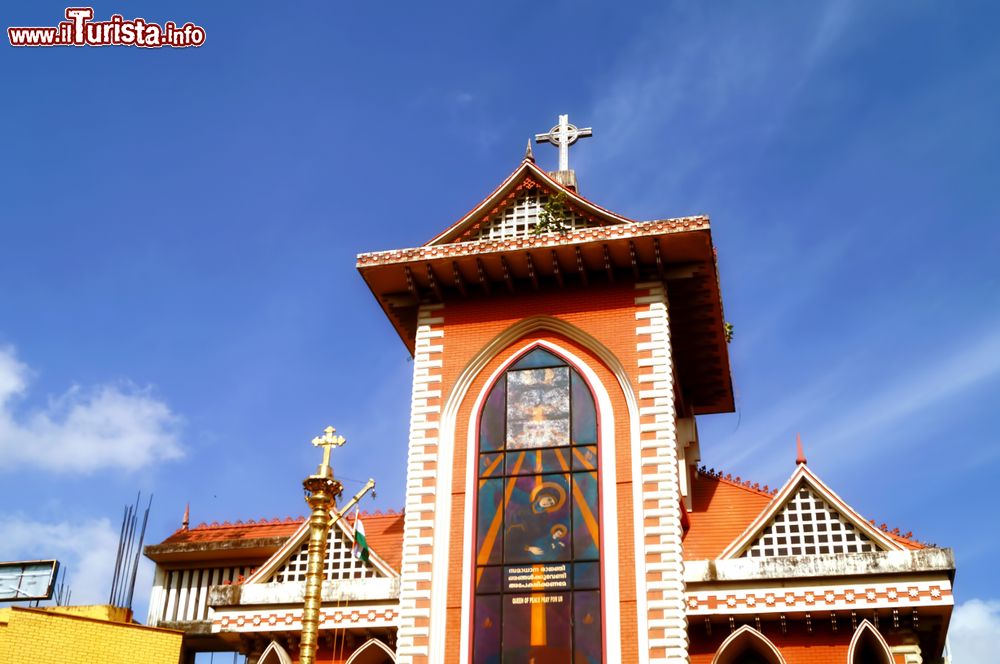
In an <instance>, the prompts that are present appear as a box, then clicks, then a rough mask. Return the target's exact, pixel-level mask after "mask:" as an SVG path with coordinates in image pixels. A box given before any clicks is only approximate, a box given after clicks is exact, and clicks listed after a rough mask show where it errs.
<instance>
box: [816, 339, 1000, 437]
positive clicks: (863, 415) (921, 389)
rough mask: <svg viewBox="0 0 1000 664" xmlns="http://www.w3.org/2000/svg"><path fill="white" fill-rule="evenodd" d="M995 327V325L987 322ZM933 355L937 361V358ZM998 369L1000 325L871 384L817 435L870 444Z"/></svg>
mask: <svg viewBox="0 0 1000 664" xmlns="http://www.w3.org/2000/svg"><path fill="white" fill-rule="evenodd" d="M990 329H991V330H996V328H995V327H993V328H990ZM935 360H936V361H935ZM998 375H1000V331H991V332H989V333H987V334H985V335H981V336H979V337H978V338H976V339H970V340H965V341H964V342H963V343H960V344H957V345H956V347H955V349H954V351H953V352H952V353H951V354H950V355H947V356H944V357H940V358H928V361H927V362H926V363H925V364H924V366H922V367H921V368H919V369H917V370H916V371H913V372H911V373H909V374H907V375H903V376H901V377H900V378H899V379H898V380H897V381H895V382H894V383H892V384H890V385H887V386H884V387H883V388H882V389H878V387H877V386H872V389H870V390H869V393H868V394H867V395H866V398H865V400H864V401H863V402H862V404H861V405H860V406H859V407H858V408H855V409H852V410H848V411H847V412H846V414H845V416H844V417H843V418H842V419H840V420H838V421H836V422H834V423H833V425H832V426H831V427H830V428H829V429H828V430H827V431H824V432H820V434H818V435H817V438H818V439H819V440H821V441H822V444H824V445H831V446H832V445H836V446H843V445H850V444H851V443H852V441H853V442H856V444H868V441H870V440H871V439H872V437H873V436H874V435H875V434H876V433H877V432H881V431H885V430H887V429H891V428H895V427H897V426H898V425H899V424H900V423H902V422H905V421H906V420H907V419H909V418H910V417H911V416H913V415H914V414H916V413H918V412H924V411H927V410H928V409H930V408H931V407H932V406H935V405H938V404H941V403H944V402H945V401H947V400H949V399H953V398H955V397H956V396H958V395H960V394H963V393H965V392H967V391H968V390H970V389H971V388H973V387H975V386H977V385H979V384H980V383H982V382H984V381H988V380H992V379H995V378H996V377H997V376H998Z"/></svg>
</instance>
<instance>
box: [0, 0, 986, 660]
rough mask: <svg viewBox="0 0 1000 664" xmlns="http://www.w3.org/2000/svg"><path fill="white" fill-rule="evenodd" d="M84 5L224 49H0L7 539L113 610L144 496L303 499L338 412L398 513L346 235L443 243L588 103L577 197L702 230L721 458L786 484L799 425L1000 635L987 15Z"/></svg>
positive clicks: (815, 6)
mask: <svg viewBox="0 0 1000 664" xmlns="http://www.w3.org/2000/svg"><path fill="white" fill-rule="evenodd" d="M64 8H65V5H59V4H55V3H50V2H30V3H29V2H21V3H8V4H6V5H5V7H4V12H3V22H4V27H7V26H11V25H55V24H56V23H57V22H58V21H59V19H60V18H61V16H62V12H63V9H64ZM95 12H96V15H97V17H98V18H107V17H108V16H109V15H110V14H112V13H115V12H120V13H122V14H124V15H125V17H126V18H131V17H134V16H143V17H145V18H147V19H148V20H150V21H155V22H163V21H167V20H174V21H177V22H178V23H182V22H185V21H189V20H190V21H193V22H195V23H197V24H199V25H202V26H204V27H205V29H206V32H207V41H206V44H205V46H203V47H202V48H199V49H187V50H141V49H134V48H105V49H97V48H86V49H71V48H57V49H13V48H11V47H9V46H4V47H3V48H2V49H0V50H2V51H3V53H2V56H0V80H2V81H3V82H4V85H3V94H2V98H3V101H2V103H0V120H2V125H3V126H4V127H5V128H6V131H5V132H4V141H3V156H4V158H3V160H2V167H0V168H2V169H3V172H2V178H0V193H2V196H0V500H2V501H3V504H4V506H5V508H4V510H3V511H2V513H0V557H2V558H7V559H9V558H15V557H22V556H30V557H35V556H39V557H49V556H51V557H59V558H61V559H63V560H64V562H66V563H67V564H68V565H69V570H70V575H71V584H72V586H73V588H74V597H75V598H77V599H80V600H84V599H90V600H97V599H100V597H101V596H102V595H104V594H105V592H106V591H105V589H106V587H107V583H108V578H109V577H110V572H111V569H110V568H111V566H112V563H113V561H112V560H110V559H106V558H105V557H103V556H104V554H105V552H106V551H108V550H109V549H110V550H113V548H114V544H115V539H116V534H117V528H118V523H119V519H120V515H121V510H122V506H123V505H124V504H125V503H126V502H130V501H131V500H133V499H134V495H135V492H136V491H137V490H139V489H141V490H143V491H144V492H153V493H155V498H154V502H153V513H152V517H151V522H150V532H149V540H151V541H157V540H159V539H162V538H163V537H165V536H167V535H168V534H169V533H170V532H172V531H173V530H174V529H175V528H177V527H178V526H179V523H180V518H181V513H182V512H183V509H184V504H185V503H186V502H188V501H190V503H191V512H192V520H193V521H195V522H200V521H203V520H207V521H212V520H220V521H221V520H224V519H229V520H235V519H247V518H260V517H274V516H285V515H288V514H301V513H303V511H304V503H303V502H302V498H301V496H302V494H301V489H300V481H301V479H302V477H303V475H304V474H305V473H307V472H308V471H309V470H310V469H311V468H312V466H313V465H314V464H315V463H316V461H317V454H316V452H315V450H314V449H313V448H311V447H310V446H309V445H308V441H309V440H310V439H311V438H312V436H313V435H315V434H316V433H318V432H319V430H320V429H322V428H323V427H324V426H325V425H326V424H328V423H329V424H333V425H334V426H336V427H337V428H338V430H339V431H340V432H341V433H343V434H344V435H345V436H347V438H348V440H349V444H348V445H347V446H346V447H344V448H342V449H341V450H338V451H337V452H336V457H335V464H336V467H337V470H338V472H339V474H341V475H343V476H345V477H348V478H353V479H356V480H360V481H363V480H365V479H367V478H368V477H369V476H373V477H375V478H376V480H377V481H378V482H379V492H378V498H377V499H374V500H372V499H368V500H367V501H366V507H367V508H368V509H384V508H390V507H392V508H398V507H400V506H401V505H402V495H403V484H404V479H403V475H404V465H405V462H404V459H405V453H406V452H405V445H406V425H407V418H408V413H407V409H408V404H409V390H410V377H409V374H410V370H411V365H410V363H409V359H408V355H407V352H406V350H405V349H404V348H403V345H402V344H401V343H400V342H399V340H398V338H397V337H396V336H395V333H394V332H393V330H392V329H391V327H390V326H389V324H388V322H387V321H386V320H385V318H384V316H383V315H382V313H381V311H380V310H379V308H378V307H377V305H376V304H375V302H374V300H373V298H372V297H371V295H370V293H369V292H368V291H367V288H366V287H365V286H364V284H363V283H362V281H361V279H360V278H359V277H358V275H357V273H356V271H355V269H354V256H355V255H356V254H357V253H359V252H362V251H369V250H377V249H387V248H395V247H405V246H415V245H418V244H421V243H423V242H424V241H426V240H427V239H428V238H430V237H431V236H433V235H434V234H435V233H437V232H438V231H439V230H441V229H442V228H444V227H446V226H447V225H449V224H450V223H451V222H453V221H454V220H455V219H456V218H458V217H459V216H461V215H462V214H463V213H464V212H466V211H467V210H468V209H469V208H470V207H471V206H472V205H474V204H475V203H476V202H477V201H478V200H479V199H481V198H482V197H483V196H484V195H485V194H487V193H488V192H489V191H491V190H492V189H493V187H494V186H495V185H496V184H497V183H498V182H499V181H500V180H502V179H503V178H504V177H505V176H506V175H507V174H508V173H509V172H510V171H511V170H512V169H513V168H514V167H515V166H516V165H517V163H518V162H519V160H520V158H521V154H522V151H523V149H524V143H525V140H526V139H527V138H528V137H529V136H531V135H532V134H534V133H535V132H541V131H545V130H547V129H548V128H549V127H550V126H552V125H553V124H554V123H555V120H556V116H557V114H558V113H570V117H571V121H574V122H577V123H578V124H581V125H587V126H592V127H593V128H594V137H593V138H591V139H588V140H586V141H583V142H581V143H579V144H578V145H577V146H576V147H575V148H574V150H573V154H572V162H573V166H574V167H575V168H576V170H577V174H578V176H579V179H580V186H581V191H582V193H584V194H585V195H587V196H588V197H589V198H591V199H592V200H595V201H597V202H599V203H601V204H602V205H605V206H607V207H610V208H612V209H614V210H616V211H618V212H621V213H622V214H625V215H627V216H630V217H633V218H640V219H649V218H660V217H672V216H683V215H688V214H699V213H707V214H709V215H711V217H712V223H713V228H714V238H715V242H716V244H717V246H718V251H719V260H720V269H721V277H722V284H723V297H724V303H725V308H726V316H727V318H728V319H729V320H730V321H731V322H732V323H733V324H734V326H735V339H734V341H733V343H732V345H731V346H730V352H731V356H732V364H733V376H734V382H735V387H736V393H737V404H738V412H737V413H735V414H730V415H719V416H711V417H707V418H703V419H702V420H701V422H700V431H701V437H702V449H703V456H704V462H705V463H706V464H707V465H709V466H713V467H716V468H720V467H721V468H723V469H724V470H725V471H727V472H732V473H733V474H734V475H740V476H743V477H749V478H752V479H754V480H756V481H759V482H761V483H768V484H771V485H775V484H780V483H782V482H783V481H784V479H785V478H786V477H787V476H788V475H789V474H790V473H791V472H792V470H793V460H794V437H795V432H797V431H801V432H802V435H803V439H804V441H805V443H806V451H807V455H808V457H809V461H810V467H811V468H813V469H814V470H815V471H816V472H817V473H818V474H819V475H820V476H821V477H822V478H824V480H825V481H826V482H827V483H828V484H830V485H831V486H832V487H833V488H834V489H835V490H836V491H838V492H839V493H840V494H841V495H842V496H843V497H844V498H845V499H847V500H848V501H849V502H850V503H852V504H853V505H854V506H855V507H856V508H857V509H858V510H859V511H860V512H861V513H862V514H864V515H865V516H867V517H869V518H873V519H876V520H877V521H878V522H879V523H881V522H886V523H887V524H889V525H890V527H895V526H898V527H900V528H902V529H903V531H904V532H905V531H908V530H912V531H913V532H914V533H915V535H916V536H917V537H918V538H920V539H922V540H924V541H928V542H934V543H937V544H939V545H945V546H951V547H953V548H954V549H955V552H956V556H957V559H958V564H959V572H958V577H957V583H956V592H957V597H958V600H959V601H960V602H964V603H968V604H967V605H966V606H963V610H966V609H967V610H969V611H972V609H976V610H977V611H978V613H976V619H977V620H979V619H981V620H982V621H985V622H984V623H983V624H985V625H986V626H987V627H986V628H985V629H987V630H998V629H1000V577H998V576H997V575H996V574H995V572H994V569H995V568H994V565H995V563H994V561H993V559H994V557H995V556H994V555H993V552H994V551H995V550H996V548H997V546H998V545H1000V530H998V529H997V528H996V527H995V519H992V518H986V519H985V520H984V519H983V517H982V516H980V515H983V514H990V513H991V512H992V508H993V505H994V502H995V500H994V497H993V494H992V490H991V489H992V487H993V482H994V481H995V479H994V478H995V477H996V475H997V474H998V472H1000V440H998V433H997V432H998V426H997V421H996V417H995V415H996V412H997V407H996V404H997V403H998V401H1000V306H998V305H1000V268H998V260H997V257H998V256H1000V228H998V224H997V223H996V222H997V219H998V214H997V213H998V208H1000V205H998V197H997V193H996V192H997V183H998V181H1000V131H998V128H997V122H996V117H998V116H1000V42H997V40H996V39H995V36H994V34H993V32H994V31H993V29H992V26H995V25H996V21H997V19H998V18H1000V16H998V13H1000V12H998V11H997V9H996V8H995V7H994V6H993V5H992V4H991V3H986V2H980V3H977V2H966V3H960V4H956V3H928V2H882V3H863V2H828V3H797V2H784V3H775V2H772V3H753V4H752V5H751V4H748V3H713V4H712V5H711V6H702V4H696V3H650V4H648V5H645V6H643V5H628V6H624V5H621V6H615V7H610V6H606V5H604V4H597V3H579V2H574V3H569V2H566V3H552V4H547V5H544V6H540V5H538V4H537V3H506V4H503V5H493V6H491V7H489V8H488V9H487V8H485V7H477V6H472V5H471V4H470V3H462V4H458V3H456V4H454V5H450V6H445V5H437V4H424V3H407V4H400V5H399V6H393V7H392V9H391V11H390V10H389V9H388V8H385V7H384V6H382V5H368V6H366V5H363V4H358V3H353V4H350V5H345V4H343V3H305V2H303V3H295V4H294V5H292V6H289V7H286V6H283V5H275V4H273V3H272V4H267V5H265V4H262V3H258V4H255V3H222V2H216V3H210V4H206V3H183V2H175V3H170V5H169V6H165V5H159V6H158V5H157V4H156V3H144V2H129V3H112V2H108V3H103V4H98V5H96V6H95ZM536 153H537V154H538V156H539V161H540V163H541V164H542V165H544V166H549V167H554V164H555V160H556V154H555V150H553V149H551V148H550V147H547V146H540V147H538V148H537V149H536ZM358 486H360V482H355V483H352V482H351V481H348V482H347V489H348V490H350V489H352V488H357V487H358ZM144 574H147V575H148V570H146V571H144ZM143 583H146V584H147V585H148V580H146V581H143V580H141V581H140V585H142V584H143ZM140 590H143V589H140ZM142 597H144V595H143V596H142ZM972 600H975V602H972ZM142 601H143V602H144V599H143V600H142ZM141 608H142V609H143V610H144V607H141ZM973 622H974V621H973ZM970 652H971V651H970Z"/></svg>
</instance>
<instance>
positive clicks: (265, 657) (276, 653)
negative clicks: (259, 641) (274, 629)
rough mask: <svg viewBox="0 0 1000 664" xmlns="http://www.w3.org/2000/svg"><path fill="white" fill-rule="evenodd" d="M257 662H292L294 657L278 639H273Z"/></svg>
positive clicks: (258, 663)
mask: <svg viewBox="0 0 1000 664" xmlns="http://www.w3.org/2000/svg"><path fill="white" fill-rule="evenodd" d="M257 664H292V658H291V657H290V656H289V655H288V652H287V651H286V650H285V649H284V648H282V647H281V646H280V645H278V642H277V641H271V643H270V644H268V646H267V648H266V649H265V650H264V652H263V653H262V654H261V656H260V659H259V660H257Z"/></svg>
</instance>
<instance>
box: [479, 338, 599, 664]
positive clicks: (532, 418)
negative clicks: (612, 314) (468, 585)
mask: <svg viewBox="0 0 1000 664" xmlns="http://www.w3.org/2000/svg"><path fill="white" fill-rule="evenodd" d="M478 448H479V451H480V453H479V463H478V483H477V486H478V497H477V509H476V576H475V597H476V602H475V607H474V614H473V622H474V627H473V661H474V662H476V663H477V664H478V663H480V662H482V663H484V664H486V663H489V664H492V663H494V662H497V663H506V662H529V661H535V662H567V663H568V662H573V663H574V664H575V663H577V662H580V663H587V664H590V663H594V664H599V663H600V662H601V661H602V659H601V658H602V639H603V632H602V627H601V589H600V585H601V564H600V500H599V498H600V496H599V484H598V475H599V464H598V434H597V408H596V404H595V402H594V397H593V395H592V393H591V392H590V387H589V386H588V385H587V382H586V381H585V380H584V379H583V378H582V377H581V376H580V374H579V373H577V372H576V370H575V369H573V368H572V367H570V366H569V365H568V364H567V363H566V362H565V361H564V360H562V359H561V358H559V357H558V356H556V355H555V354H554V353H552V352H549V351H548V350H545V349H542V348H535V349H533V350H531V351H529V352H528V353H526V354H525V355H523V356H522V357H521V358H520V359H519V360H517V361H516V362H514V363H513V364H512V365H511V368H510V369H508V370H507V371H506V372H505V373H504V375H502V376H501V377H500V378H499V379H498V380H497V382H496V384H495V385H494V386H493V387H492V388H491V390H490V392H489V395H488V396H487V398H486V402H485V403H484V405H483V410H482V412H481V413H480V419H479V445H478Z"/></svg>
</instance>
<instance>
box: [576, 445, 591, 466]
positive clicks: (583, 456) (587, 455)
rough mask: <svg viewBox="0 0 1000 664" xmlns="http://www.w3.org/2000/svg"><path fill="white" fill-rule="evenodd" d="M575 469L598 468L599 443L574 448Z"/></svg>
mask: <svg viewBox="0 0 1000 664" xmlns="http://www.w3.org/2000/svg"><path fill="white" fill-rule="evenodd" d="M573 470H593V471H596V470H597V445H587V446H586V447H574V448H573Z"/></svg>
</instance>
